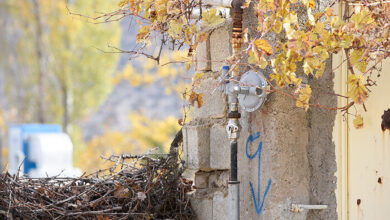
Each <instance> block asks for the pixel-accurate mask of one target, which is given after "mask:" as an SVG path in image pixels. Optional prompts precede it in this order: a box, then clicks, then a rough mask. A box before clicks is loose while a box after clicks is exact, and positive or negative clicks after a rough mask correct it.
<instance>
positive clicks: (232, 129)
mask: <svg viewBox="0 0 390 220" xmlns="http://www.w3.org/2000/svg"><path fill="white" fill-rule="evenodd" d="M238 130H239V128H238V125H237V123H236V122H235V120H234V119H233V120H229V122H228V124H227V126H226V132H227V133H228V137H229V139H237V138H238Z"/></svg>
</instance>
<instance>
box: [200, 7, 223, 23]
mask: <svg viewBox="0 0 390 220" xmlns="http://www.w3.org/2000/svg"><path fill="white" fill-rule="evenodd" d="M224 20H225V19H223V18H222V17H221V16H219V15H218V14H217V9H215V8H211V9H209V10H207V11H205V12H203V13H202V22H203V24H204V25H206V26H209V27H215V26H217V25H219V24H221V23H222V22H224Z"/></svg>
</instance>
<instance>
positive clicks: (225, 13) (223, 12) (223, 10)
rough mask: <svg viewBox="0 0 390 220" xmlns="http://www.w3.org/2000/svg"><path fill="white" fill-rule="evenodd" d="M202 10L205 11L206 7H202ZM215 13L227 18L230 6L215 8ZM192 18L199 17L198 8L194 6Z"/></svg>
mask: <svg viewBox="0 0 390 220" xmlns="http://www.w3.org/2000/svg"><path fill="white" fill-rule="evenodd" d="M202 11H203V12H204V11H207V8H203V7H202ZM216 15H220V16H221V17H223V18H229V17H230V8H217V12H216ZM191 18H192V19H199V18H200V9H199V8H194V9H193V10H192V13H191Z"/></svg>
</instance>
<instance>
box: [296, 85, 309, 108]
mask: <svg viewBox="0 0 390 220" xmlns="http://www.w3.org/2000/svg"><path fill="white" fill-rule="evenodd" d="M310 97H311V88H310V86H309V85H306V87H305V88H302V89H300V90H299V96H298V99H297V101H296V105H297V107H300V108H304V109H305V111H307V110H308V109H309V101H310Z"/></svg>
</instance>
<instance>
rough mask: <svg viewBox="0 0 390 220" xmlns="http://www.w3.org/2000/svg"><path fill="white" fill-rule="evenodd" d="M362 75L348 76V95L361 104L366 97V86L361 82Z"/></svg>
mask: <svg viewBox="0 0 390 220" xmlns="http://www.w3.org/2000/svg"><path fill="white" fill-rule="evenodd" d="M363 80H364V77H363V76H359V77H356V75H354V74H351V75H349V76H348V81H347V85H348V92H347V96H349V97H350V98H351V99H352V100H353V101H354V102H355V103H358V104H363V102H364V101H365V100H366V99H367V98H368V92H367V88H366V86H364V84H363Z"/></svg>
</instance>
